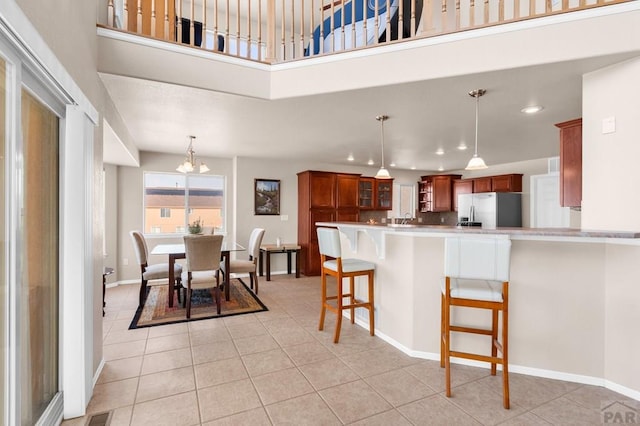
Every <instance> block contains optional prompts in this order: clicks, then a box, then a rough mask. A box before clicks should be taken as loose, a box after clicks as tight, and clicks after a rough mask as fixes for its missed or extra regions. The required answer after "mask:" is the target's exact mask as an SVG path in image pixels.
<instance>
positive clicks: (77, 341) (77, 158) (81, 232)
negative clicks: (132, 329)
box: [60, 105, 99, 418]
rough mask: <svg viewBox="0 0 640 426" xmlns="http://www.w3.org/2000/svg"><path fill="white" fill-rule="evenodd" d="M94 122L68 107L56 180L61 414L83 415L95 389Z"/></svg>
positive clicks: (76, 109) (71, 106) (79, 110)
mask: <svg viewBox="0 0 640 426" xmlns="http://www.w3.org/2000/svg"><path fill="white" fill-rule="evenodd" d="M92 126H93V125H92V123H91V122H90V120H89V119H88V117H87V116H86V115H85V114H84V112H83V111H82V110H81V108H79V107H77V106H73V105H70V106H67V110H66V117H65V119H64V121H63V136H62V144H61V179H60V190H61V205H60V211H61V214H62V217H61V232H60V250H61V260H62V270H61V277H60V283H61V295H60V296H61V300H62V307H61V312H62V335H61V345H60V347H61V354H60V359H61V360H62V371H61V379H62V391H63V392H64V417H65V418H71V417H77V416H82V415H84V414H85V410H86V407H87V404H88V403H89V400H90V399H91V395H92V392H93V343H92V342H93V338H94V336H93V335H92V334H93V307H94V304H93V287H94V286H93V285H92V284H93V283H92V281H93V270H92V269H93V268H92V264H93V263H92V258H93V255H92V242H91V229H92V225H91V218H92V214H91V205H92V186H93V172H92V158H93V127H92ZM97 338H99V336H98V337H97Z"/></svg>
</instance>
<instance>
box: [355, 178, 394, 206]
mask: <svg viewBox="0 0 640 426" xmlns="http://www.w3.org/2000/svg"><path fill="white" fill-rule="evenodd" d="M359 189H360V193H359V195H358V199H359V206H360V209H361V210H391V208H392V207H393V179H376V178H373V177H361V178H360V184H359Z"/></svg>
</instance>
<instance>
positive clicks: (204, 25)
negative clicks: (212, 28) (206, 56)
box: [192, 0, 207, 49]
mask: <svg viewBox="0 0 640 426" xmlns="http://www.w3.org/2000/svg"><path fill="white" fill-rule="evenodd" d="M192 1H193V0H192ZM201 37H202V43H200V47H201V48H202V49H206V48H207V0H202V35H201Z"/></svg>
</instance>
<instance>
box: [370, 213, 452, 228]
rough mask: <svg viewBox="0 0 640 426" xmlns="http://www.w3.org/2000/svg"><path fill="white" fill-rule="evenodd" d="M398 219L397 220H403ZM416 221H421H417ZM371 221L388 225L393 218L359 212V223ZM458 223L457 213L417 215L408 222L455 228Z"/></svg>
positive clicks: (382, 214) (384, 214) (385, 214)
mask: <svg viewBox="0 0 640 426" xmlns="http://www.w3.org/2000/svg"><path fill="white" fill-rule="evenodd" d="M403 219H404V218H402V217H400V218H397V220H403ZM418 219H421V221H420V220H418ZM371 220H373V221H374V222H375V223H389V222H391V221H392V220H396V219H395V218H393V219H392V218H389V217H387V212H386V211H376V210H368V211H367V210H363V211H360V222H369V221H371ZM457 222H458V213H456V212H442V213H418V217H417V218H415V219H412V220H410V221H409V223H414V224H418V225H450V226H455V225H456V223H457Z"/></svg>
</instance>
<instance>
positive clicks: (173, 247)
mask: <svg viewBox="0 0 640 426" xmlns="http://www.w3.org/2000/svg"><path fill="white" fill-rule="evenodd" d="M244 250H246V248H245V247H243V246H242V245H240V244H238V243H236V242H235V241H232V240H227V239H226V238H225V239H223V240H222V251H221V256H220V257H221V259H220V260H224V270H225V271H229V270H231V268H230V262H231V260H230V257H231V252H236V251H244ZM151 254H153V255H165V256H169V307H173V293H174V291H173V289H174V287H175V282H176V277H175V276H174V271H173V268H174V266H175V263H176V260H177V259H184V258H186V253H185V249H184V243H175V244H158V245H156V246H155V247H154V248H153V249H152V250H151ZM229 275H230V274H228V273H227V274H225V275H224V281H223V283H222V284H223V286H224V298H225V300H226V301H229V294H230V293H229V287H230V285H229Z"/></svg>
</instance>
